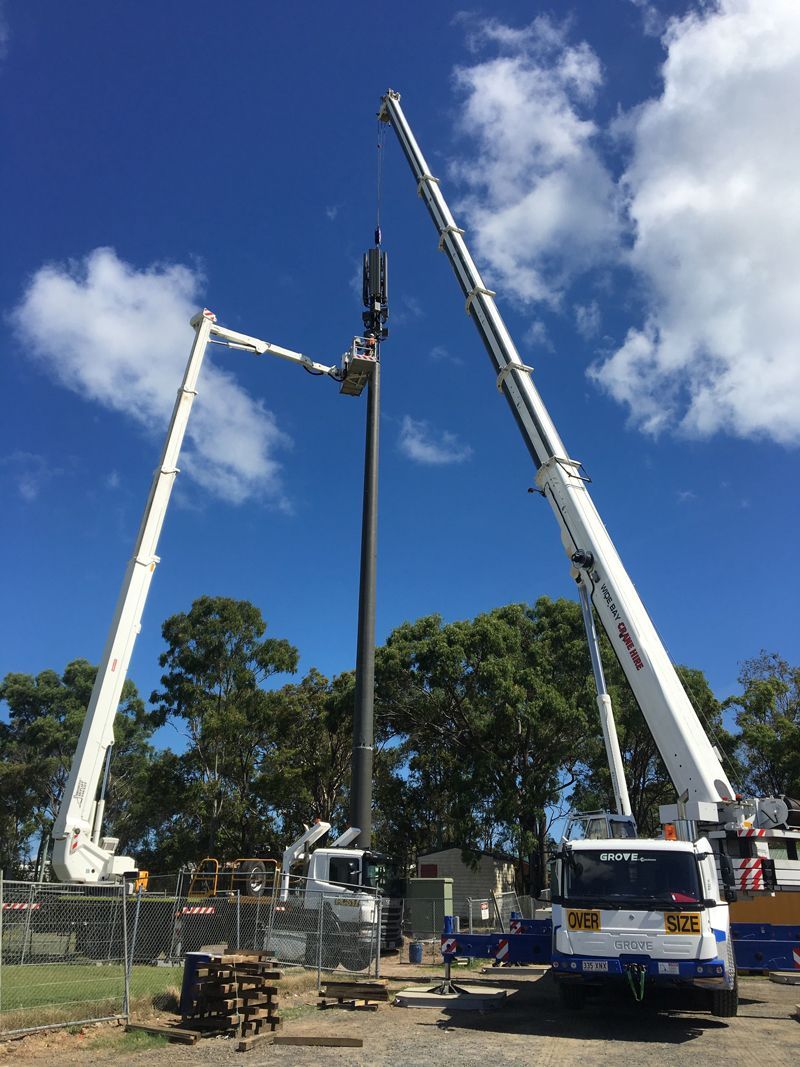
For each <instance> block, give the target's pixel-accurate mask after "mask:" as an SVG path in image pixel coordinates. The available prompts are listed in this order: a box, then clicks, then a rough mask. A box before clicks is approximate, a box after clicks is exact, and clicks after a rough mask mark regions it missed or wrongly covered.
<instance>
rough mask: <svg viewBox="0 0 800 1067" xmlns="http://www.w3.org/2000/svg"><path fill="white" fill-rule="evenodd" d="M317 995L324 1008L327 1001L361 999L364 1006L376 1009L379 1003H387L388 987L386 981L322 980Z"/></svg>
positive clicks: (345, 1002)
mask: <svg viewBox="0 0 800 1067" xmlns="http://www.w3.org/2000/svg"><path fill="white" fill-rule="evenodd" d="M319 995H320V998H321V1003H320V1007H321V1008H326V1007H327V1006H328V1001H336V1003H337V1004H355V1002H356V1001H357V1000H362V1001H363V1002H364V1006H365V1007H368V1008H373V1009H377V1007H378V1004H379V1003H384V1004H388V1002H389V987H388V985H387V983H386V982H323V983H322V989H321V990H320V994H319Z"/></svg>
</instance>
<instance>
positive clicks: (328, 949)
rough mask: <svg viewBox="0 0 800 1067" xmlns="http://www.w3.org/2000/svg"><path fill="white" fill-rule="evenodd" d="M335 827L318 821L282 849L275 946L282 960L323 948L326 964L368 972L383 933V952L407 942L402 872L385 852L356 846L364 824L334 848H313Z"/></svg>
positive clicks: (307, 956)
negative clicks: (399, 881) (398, 882)
mask: <svg viewBox="0 0 800 1067" xmlns="http://www.w3.org/2000/svg"><path fill="white" fill-rule="evenodd" d="M330 828H331V824H330V823H329V822H324V821H322V820H319V819H317V820H316V821H315V822H314V823H313V824H312V825H311V826H310V827H309V828H308V829H307V830H306V831H305V833H303V834H302V835H301V836H300V837H299V838H298V839H297V840H296V841H295V842H294V843H293V844H291V845H290V846H289V847H288V848H287V849H286V851H285V852H284V853H283V861H282V864H281V874H280V891H279V893H278V900H277V903H276V905H275V917H274V921H273V925H272V941H271V943H270V945H269V946H268V947H269V948H270V949H271V950H272V951H274V952H275V953H276V955H277V956H278V958H279V959H284V960H289V961H291V960H298V961H303V960H305V962H309V963H314V962H316V961H317V955H316V954H317V952H319V958H320V962H321V965H322V966H323V967H324V968H332V967H335V966H336V965H337V964H338V963H342V964H344V966H345V967H346V968H347V969H350V970H361V969H362V968H363V967H365V966H366V965H367V964H368V963H369V960H370V954H371V953H372V954H374V952H375V947H376V939H377V937H378V934H379V935H380V941H381V948H382V949H383V950H384V951H386V950H393V949H399V948H400V947H401V945H402V943H403V937H402V930H401V926H402V903H401V901H400V900H399V899H398V890H397V885H396V880H395V879H396V871H395V868H394V865H393V863H392V861H391V860H390V859H389V858H388V857H387V856H384V855H383V854H382V853H379V852H373V851H371V850H365V849H362V848H350V847H349V846H350V844H351V843H352V842H353V841H355V840H357V839H358V835H359V834H360V832H361V831H360V829H359V828H358V827H350V828H349V829H348V830H346V831H345V832H344V833H343V834H340V836H339V837H338V838H336V839H335V840H334V841H332V842H331V843H330V844H329V845H328V847H321V848H320V847H312V846H315V845H316V843H317V842H318V841H320V840H321V839H322V838H323V837H324V836H325V835H326V834H327V833H328V832H329V831H330ZM320 908H322V909H323V913H324V914H323V915H322V916H321V917H320V915H319V909H320ZM379 922H380V929H378V925H377V924H378V923H379ZM320 927H321V928H322V930H323V931H324V934H323V937H322V939H321V942H320V941H319V940H318V937H317V931H318V929H319V928H320Z"/></svg>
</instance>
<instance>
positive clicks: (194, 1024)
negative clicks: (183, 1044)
mask: <svg viewBox="0 0 800 1067" xmlns="http://www.w3.org/2000/svg"><path fill="white" fill-rule="evenodd" d="M282 977H283V974H282V972H281V971H279V970H276V969H275V960H274V959H273V957H272V956H271V955H269V954H268V953H264V952H245V951H241V952H227V953H223V954H220V955H218V956H214V957H212V959H211V960H210V961H209V962H208V963H206V964H204V965H203V966H201V967H198V968H197V982H196V984H195V987H194V989H193V990H192V994H193V999H192V1001H191V1005H190V1007H189V1010H188V1011H185V1012H184V1013H183V1015H182V1024H181V1025H182V1026H183V1027H184V1028H186V1029H190V1030H203V1031H206V1032H209V1031H212V1032H215V1033H221V1032H229V1031H234V1032H235V1033H236V1034H237V1035H238V1036H239V1037H242V1038H247V1039H250V1038H255V1037H263V1036H266V1035H267V1034H270V1033H272V1031H273V1030H276V1029H277V1028H278V1027H279V1026H280V1025H281V1019H280V1015H279V1014H278V987H277V985H276V984H275V983H276V982H277V981H279V980H280V979H281V978H282Z"/></svg>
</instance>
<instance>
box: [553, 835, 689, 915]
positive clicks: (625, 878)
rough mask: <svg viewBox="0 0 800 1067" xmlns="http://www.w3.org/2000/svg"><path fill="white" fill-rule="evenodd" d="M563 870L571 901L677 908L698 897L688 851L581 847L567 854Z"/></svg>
mask: <svg viewBox="0 0 800 1067" xmlns="http://www.w3.org/2000/svg"><path fill="white" fill-rule="evenodd" d="M564 869H565V876H564V897H565V900H568V901H569V903H570V904H583V905H589V904H595V905H603V904H606V905H607V906H609V907H616V906H619V907H625V906H626V905H629V904H631V905H632V904H639V903H640V904H647V905H655V906H670V907H676V906H680V905H681V904H685V905H691V904H695V905H696V904H698V903H699V902H700V899H701V895H700V882H699V878H698V872H697V863H696V861H695V857H694V856H693V855H692V854H691V853H689V852H669V851H667V850H655V849H652V850H647V849H645V850H639V851H636V852H634V851H628V850H625V849H624V848H623V849H619V850H618V851H617V850H615V851H613V852H610V851H607V850H605V849H603V850H600V849H598V850H597V851H590V850H584V849H581V850H578V851H574V852H568V853H567V855H566V858H565V863H564Z"/></svg>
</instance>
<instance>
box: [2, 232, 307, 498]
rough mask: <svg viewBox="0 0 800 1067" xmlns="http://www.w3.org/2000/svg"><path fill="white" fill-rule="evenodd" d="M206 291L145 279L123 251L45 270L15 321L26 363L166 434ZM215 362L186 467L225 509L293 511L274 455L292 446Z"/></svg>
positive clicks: (166, 277)
mask: <svg viewBox="0 0 800 1067" xmlns="http://www.w3.org/2000/svg"><path fill="white" fill-rule="evenodd" d="M201 282H202V279H201V277H200V276H199V275H198V273H197V272H195V271H192V270H190V269H189V268H188V267H185V266H181V265H179V264H156V265H153V266H151V267H148V268H146V269H144V270H137V269H136V268H134V267H132V266H130V265H129V264H127V263H125V262H124V261H123V260H121V259H119V257H118V256H117V255H116V253H115V252H114V250H113V249H111V248H97V249H95V250H94V251H93V252H90V253H89V255H88V256H86V257H85V259H83V260H82V261H80V262H72V263H69V264H66V265H63V264H49V265H47V266H44V267H42V268H40V270H38V271H37V272H36V274H35V275H34V276H33V278H32V280H31V282H30V284H29V286H28V288H27V290H26V291H25V294H24V296H23V298H22V300H21V301H20V303H19V305H18V306H17V307H16V308H15V310H14V311H13V313H12V316H11V317H12V322H13V324H14V326H15V328H16V331H17V334H18V335H19V337H20V339H21V340H22V341H23V343H24V344H25V345H26V347H27V353H26V354H28V355H29V356H30V357H31V358H33V359H35V360H37V361H38V362H39V363H41V364H42V365H43V366H44V367H45V368H46V370H47V372H48V373H49V374H50V375H51V376H53V377H54V378H55V379H56V380H57V381H58V382H60V384H61V385H63V386H65V387H66V388H68V389H71V390H72V391H73V392H75V393H77V394H78V395H79V396H81V397H83V398H84V399H85V400H87V401H91V402H94V403H98V404H101V405H102V406H103V407H105V408H107V409H109V410H111V411H119V412H122V413H123V414H125V415H127V416H129V417H130V418H132V419H133V420H134V421H135V422H137V423H139V424H140V425H141V426H143V427H145V428H146V429H147V430H148V431H152V432H153V433H154V434H156V433H158V434H162V433H163V432H164V431H165V429H166V425H167V423H168V421H169V416H170V412H171V411H172V407H173V404H174V402H175V394H176V391H177V388H178V386H179V384H180V381H181V378H182V374H183V370H184V367H185V365H186V360H187V358H188V355H189V348H190V345H191V340H192V331H191V330H190V328H189V319H190V318H191V317H192V315H193V314H194V313H195V312H196V311H197V309H198V295H197V294H198V291H199V289H200V286H201ZM209 355H210V353H209ZM209 355H207V356H206V360H205V363H204V366H203V369H202V372H201V375H200V381H199V385H198V397H197V400H196V402H195V405H194V407H193V409H192V416H191V419H190V420H189V426H188V430H187V435H186V441H185V443H184V448H183V450H182V452H181V468H182V469H183V470H185V471H186V472H187V473H188V474H189V475H190V476H191V477H192V478H193V479H194V480H195V481H196V482H197V483H198V484H199V485H201V486H202V487H203V488H204V489H205V490H207V491H209V492H211V493H213V494H214V495H216V496H218V497H220V498H222V499H223V500H226V501H229V502H232V503H237V504H238V503H242V502H243V501H245V500H247V499H248V498H251V497H254V496H266V497H270V498H272V499H273V500H275V501H276V502H278V503H279V504H284V503H285V502H284V500H283V496H282V489H281V482H280V467H279V464H278V463H277V461H276V460H275V458H274V452H275V450H276V449H277V448H278V447H280V446H283V445H286V444H287V443H288V438H287V437H286V435H285V434H283V433H282V432H281V430H279V429H278V426H277V424H276V422H275V418H274V416H273V415H272V413H271V412H270V411H268V410H267V409H266V408H265V407H264V405H263V404H262V402H261V401H259V400H254V399H253V398H252V397H250V396H248V394H247V393H245V392H244V390H243V389H242V388H241V387H240V386H239V385H238V384H237V383H236V381H235V380H234V378H233V375H232V374H231V373H230V372H229V371H227V370H223V369H221V368H220V367H218V366H215V365H214V364H213V363H211V362H210V360H209ZM232 358H235V357H232Z"/></svg>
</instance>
